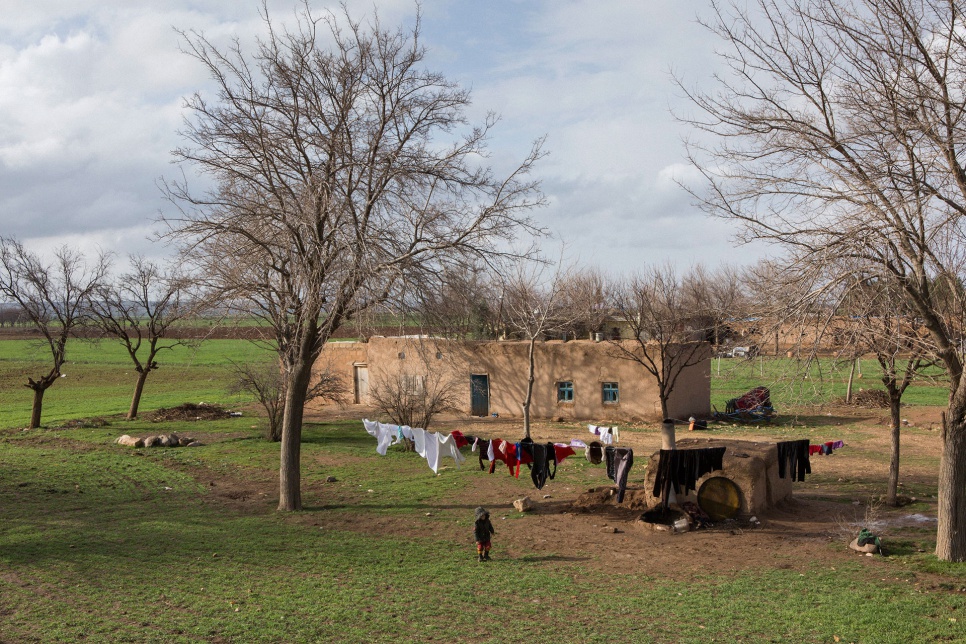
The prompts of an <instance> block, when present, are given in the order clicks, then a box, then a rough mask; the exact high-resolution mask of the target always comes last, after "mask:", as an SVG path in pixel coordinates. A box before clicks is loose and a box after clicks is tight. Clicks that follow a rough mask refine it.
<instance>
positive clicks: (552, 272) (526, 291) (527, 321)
mask: <svg viewBox="0 0 966 644" xmlns="http://www.w3.org/2000/svg"><path fill="white" fill-rule="evenodd" d="M572 273H573V270H572V269H568V268H565V267H564V266H563V265H562V263H561V261H559V260H558V261H557V262H556V263H554V264H548V263H546V262H540V261H521V262H516V263H514V264H513V265H512V266H511V267H510V269H509V271H508V272H507V275H506V277H504V281H503V287H502V291H503V294H502V297H501V302H502V321H503V323H504V324H505V326H506V328H507V330H508V331H509V332H510V333H511V334H512V335H515V336H517V337H520V338H521V339H523V340H524V341H525V342H527V388H526V393H525V394H524V397H523V400H522V401H520V406H521V408H522V409H523V432H524V436H525V437H526V438H530V406H531V403H532V402H533V384H534V382H535V380H536V344H537V342H538V341H540V340H545V339H547V338H548V337H549V336H552V335H554V334H559V333H560V332H561V331H562V330H565V329H568V328H570V327H571V326H572V325H573V324H574V321H575V320H577V319H578V318H579V317H580V316H581V315H583V314H584V313H586V311H582V310H580V309H576V310H575V309H571V308H568V307H567V306H565V304H566V300H565V298H564V293H565V291H566V288H567V285H568V284H569V283H570V275H571V274H572Z"/></svg>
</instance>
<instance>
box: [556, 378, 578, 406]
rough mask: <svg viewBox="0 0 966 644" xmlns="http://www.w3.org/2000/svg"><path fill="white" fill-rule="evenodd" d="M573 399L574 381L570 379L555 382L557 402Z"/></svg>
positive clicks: (571, 400)
mask: <svg viewBox="0 0 966 644" xmlns="http://www.w3.org/2000/svg"><path fill="white" fill-rule="evenodd" d="M573 401H574V383H573V382H571V381H569V380H568V381H566V382H558V383H557V402H573Z"/></svg>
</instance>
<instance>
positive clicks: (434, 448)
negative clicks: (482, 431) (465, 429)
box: [362, 419, 634, 503]
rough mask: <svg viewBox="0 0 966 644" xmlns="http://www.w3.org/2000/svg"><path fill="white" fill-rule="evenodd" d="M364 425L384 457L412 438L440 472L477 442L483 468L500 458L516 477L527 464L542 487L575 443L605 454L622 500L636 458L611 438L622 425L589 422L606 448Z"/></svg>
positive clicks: (594, 457) (590, 453) (597, 456)
mask: <svg viewBox="0 0 966 644" xmlns="http://www.w3.org/2000/svg"><path fill="white" fill-rule="evenodd" d="M362 424H363V426H364V427H365V429H366V432H368V433H369V434H370V435H371V436H373V437H374V438H375V439H376V452H377V453H378V454H380V455H381V456H385V455H386V453H387V451H388V449H389V447H390V446H392V445H396V444H398V443H401V442H402V441H403V440H410V441H412V442H413V445H414V448H415V451H416V453H417V454H419V456H420V457H421V458H424V459H426V462H427V463H428V464H429V467H430V469H432V470H433V472H434V473H437V474H438V473H439V468H440V466H441V464H442V460H443V459H444V458H446V457H449V458H452V459H453V460H454V462H455V464H456V467H457V468H458V467H459V466H460V465H461V464H462V463H463V462H465V460H466V457H465V456H463V454H462V453H461V452H460V448H461V447H464V446H466V445H472V447H471V451H474V452H478V453H479V460H480V469H481V470H485V469H487V468H486V466H485V465H484V462H483V461H484V458H485V459H486V461H487V462H488V463H489V472H490V474H492V473H493V472H494V471H495V469H496V462H497V461H500V462H502V463H504V464H505V465H506V466H507V468H508V469H509V471H510V474H511V476H514V477H515V478H520V468H521V466H523V465H526V466H527V469H528V470H529V471H530V478H531V479H532V480H533V484H534V486H535V487H536V488H537V489H538V490H540V489H543V486H544V485H545V484H546V482H547V480H548V479H553V478H554V477H555V476H556V474H557V465H558V464H559V463H561V462H562V461H563V460H564V459H566V458H567V457H569V456H574V455H576V454H577V451H576V448H584V449H585V450H586V452H585V455H586V457H587V460H588V461H590V462H591V463H600V462H601V461H602V458H601V455H602V453H604V455H605V456H606V462H607V476H608V477H609V478H610V479H611V480H613V481H614V482H615V483H617V486H618V502H619V503H620V502H622V501H623V500H624V491H625V489H626V485H627V475H628V473H629V472H630V468H631V465H632V464H633V462H634V456H633V450H631V449H630V448H626V449H624V448H615V447H613V446H612V443H613V442H614V441H615V440H619V439H620V432H619V430H618V429H617V427H601V426H598V425H588V429H589V431H590V433H592V434H594V435H595V436H599V437H601V439H602V440H601V442H604V441H607V443H608V444H607V445H606V447H604V446H602V445H601V442H598V441H591V443H590V444H589V445H588V444H587V443H585V442H584V441H582V440H579V439H572V440H571V441H570V442H569V443H552V442H547V443H535V442H533V440H532V439H526V438H525V439H523V440H520V441H506V440H503V439H502V438H494V439H492V440H488V439H485V438H479V437H475V436H466V435H464V434H463V433H462V432H459V431H453V432H452V433H450V434H448V435H444V434H441V433H436V432H428V431H426V430H424V429H419V428H413V427H409V426H408V425H390V424H387V423H380V422H376V421H371V420H368V419H365V420H363V421H362Z"/></svg>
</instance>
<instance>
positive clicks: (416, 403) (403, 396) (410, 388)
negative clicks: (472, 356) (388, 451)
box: [369, 338, 463, 429]
mask: <svg viewBox="0 0 966 644" xmlns="http://www.w3.org/2000/svg"><path fill="white" fill-rule="evenodd" d="M410 347H411V350H407V355H406V365H407V369H405V370H403V371H402V372H393V373H385V372H380V373H377V374H376V376H375V378H374V379H373V381H372V382H371V383H370V385H369V398H370V400H372V402H373V404H374V405H375V406H376V407H378V408H379V409H380V410H382V411H383V412H384V413H386V414H387V415H388V416H389V418H390V419H391V420H392V421H393V422H394V423H396V424H398V425H409V426H410V427H421V428H423V429H429V427H430V425H431V424H432V423H433V419H434V418H436V417H437V416H438V415H439V414H441V413H445V412H451V411H456V410H458V409H459V406H460V402H461V394H462V388H461V385H462V384H463V381H462V380H461V379H458V378H457V377H456V376H455V373H456V371H454V369H453V368H452V364H453V362H452V361H451V359H450V358H451V357H452V356H454V355H458V354H459V351H458V347H457V346H456V345H454V344H452V343H447V345H446V346H445V347H444V346H441V345H440V344H439V343H438V342H437V341H435V340H433V339H432V338H419V339H416V340H414V342H413V343H412V344H411V345H410ZM441 360H442V361H443V362H442V363H441V362H440V361H441Z"/></svg>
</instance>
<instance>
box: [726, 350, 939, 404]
mask: <svg viewBox="0 0 966 644" xmlns="http://www.w3.org/2000/svg"><path fill="white" fill-rule="evenodd" d="M860 364H861V372H858V371H857V373H856V377H855V380H854V382H853V384H852V390H853V391H858V390H859V389H881V390H885V386H884V385H883V384H882V381H881V380H880V373H881V371H880V369H879V365H878V363H877V362H875V361H874V360H871V359H864V360H862V361H861V363H860ZM928 376H929V377H928V378H925V379H920V380H919V381H917V382H914V383H913V384H912V385H911V386H910V387H909V389H907V390H906V392H905V394H904V395H903V397H902V402H903V404H906V405H930V406H937V405H938V406H943V405H946V403H947V398H948V396H949V386H948V381H947V380H946V379H945V378H944V377H943V375H942V373H941V371H940V370H939V369H935V368H934V369H932V370H931V371H930V373H929V374H928ZM848 379H849V365H847V364H843V363H840V362H836V361H835V360H833V359H831V358H823V359H821V360H817V361H813V362H812V363H811V364H810V365H808V368H807V370H806V366H805V365H804V364H803V363H801V362H799V361H798V360H793V359H790V358H784V357H782V358H775V357H769V356H763V357H761V358H748V359H743V358H720V359H719V358H715V359H714V360H712V361H711V404H713V405H714V406H715V407H717V408H718V409H719V410H723V409H724V405H725V402H726V401H727V400H729V399H730V398H734V397H736V396H740V395H741V394H743V393H745V392H746V391H748V390H749V389H752V388H753V387H758V386H762V385H763V386H766V387H769V388H770V389H771V394H772V404H773V405H774V406H775V407H776V408H779V411H780V410H781V409H780V408H782V407H785V408H787V407H791V406H795V407H798V406H807V405H822V404H828V403H833V404H834V403H837V402H838V401H840V400H841V399H843V398H844V397H845V392H846V388H847V386H848Z"/></svg>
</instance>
